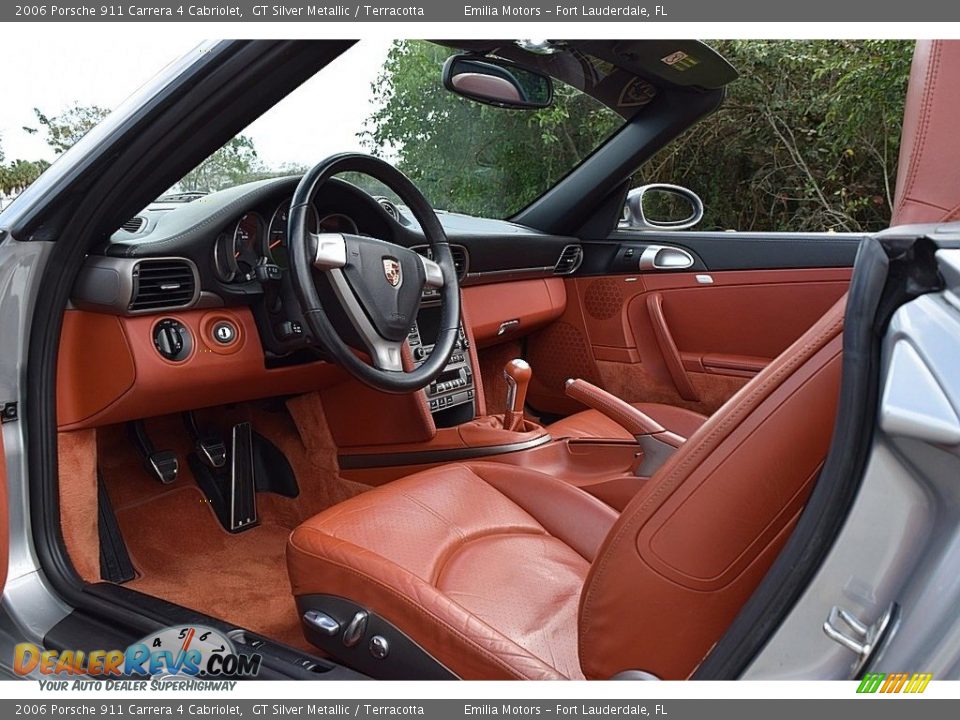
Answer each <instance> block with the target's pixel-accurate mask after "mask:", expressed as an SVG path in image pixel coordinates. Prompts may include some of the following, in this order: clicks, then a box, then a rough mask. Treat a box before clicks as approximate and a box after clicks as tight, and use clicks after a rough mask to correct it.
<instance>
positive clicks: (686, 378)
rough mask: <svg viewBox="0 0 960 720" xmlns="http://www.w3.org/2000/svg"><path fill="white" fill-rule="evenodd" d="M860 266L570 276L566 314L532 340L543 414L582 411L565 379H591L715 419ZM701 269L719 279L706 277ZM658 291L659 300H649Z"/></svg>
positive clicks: (534, 393) (534, 391) (626, 395)
mask: <svg viewBox="0 0 960 720" xmlns="http://www.w3.org/2000/svg"><path fill="white" fill-rule="evenodd" d="M716 242H718V243H722V242H723V239H722V238H718V239H717V240H716ZM851 272H852V270H851V268H847V267H824V268H800V269H777V270H725V271H721V272H706V273H704V272H696V273H693V272H679V273H672V272H665V273H656V272H650V273H638V274H635V275H607V276H597V277H583V278H576V279H570V280H568V281H567V308H566V310H565V312H564V314H563V316H562V317H561V318H560V319H559V320H558V321H557V322H555V323H553V324H552V325H550V326H549V327H547V328H545V329H544V330H542V331H540V332H538V333H536V334H534V335H533V336H531V338H530V340H529V345H528V359H529V360H530V362H531V365H532V366H533V372H534V381H533V383H532V384H531V388H530V393H529V396H528V397H529V398H530V403H531V405H532V406H533V407H535V408H537V409H538V410H541V411H544V412H552V413H559V414H568V413H572V412H577V411H579V410H582V409H583V408H582V407H577V406H571V405H570V402H569V399H567V398H564V397H562V393H563V381H564V380H565V379H566V378H567V377H582V378H584V379H586V380H588V381H590V382H592V383H594V384H596V385H599V386H601V387H603V388H604V389H605V390H607V391H608V392H610V393H612V394H614V395H616V396H618V397H620V398H622V399H623V400H626V401H627V402H654V403H664V404H668V405H675V406H677V407H682V408H686V409H689V410H693V411H696V412H699V413H702V414H705V415H709V414H711V413H713V412H715V411H716V410H717V409H718V408H719V407H720V406H721V405H722V404H723V403H724V402H725V401H726V400H728V399H729V398H730V397H731V396H732V395H733V394H734V393H735V392H736V391H737V390H739V389H740V388H741V387H743V385H744V384H745V383H746V382H747V381H748V380H749V379H750V378H751V377H753V376H754V375H756V374H757V373H758V372H759V371H760V370H762V369H763V367H765V366H766V365H767V364H768V363H769V362H770V361H771V360H772V359H773V358H775V357H777V356H778V355H779V354H780V353H781V352H782V351H783V350H784V349H785V348H786V347H787V346H788V345H790V344H791V343H792V342H793V341H794V340H796V338H798V337H800V335H802V334H803V333H804V331H806V330H807V329H808V328H809V327H810V326H812V325H813V323H814V322H815V321H816V320H817V319H818V318H819V317H820V316H821V315H822V314H823V313H824V312H826V311H827V309H828V308H829V307H830V306H831V305H832V304H833V303H834V302H836V300H837V299H838V298H839V297H840V296H841V295H842V294H843V293H844V292H845V291H846V289H847V286H848V285H849V281H850V275H851ZM698 275H708V276H709V279H710V281H711V282H709V283H701V282H699V281H698V279H697V276H698ZM655 295H656V296H659V301H656V300H649V298H651V297H653V296H655ZM651 310H653V313H652V314H653V317H651ZM664 328H666V330H664ZM658 334H659V337H658ZM671 347H675V348H676V351H677V353H679V362H677V356H676V354H674V353H673V352H672V351H670V349H671ZM664 348H665V349H666V351H665V349H664ZM678 388H680V389H678ZM693 398H696V399H693Z"/></svg>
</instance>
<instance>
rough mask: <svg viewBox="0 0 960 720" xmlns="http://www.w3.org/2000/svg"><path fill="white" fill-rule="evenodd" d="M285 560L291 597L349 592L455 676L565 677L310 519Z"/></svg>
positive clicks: (291, 543) (430, 588) (293, 536)
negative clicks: (321, 528)
mask: <svg viewBox="0 0 960 720" xmlns="http://www.w3.org/2000/svg"><path fill="white" fill-rule="evenodd" d="M287 566H288V569H289V573H290V578H291V584H292V589H293V594H294V595H295V596H302V595H311V594H326V595H336V596H339V597H343V598H349V599H350V600H352V601H354V602H356V603H358V604H360V605H362V606H364V607H366V608H368V609H369V610H370V611H372V612H374V613H376V614H377V615H379V616H380V617H382V618H383V619H385V620H387V621H389V622H391V623H393V625H395V626H396V627H398V628H402V629H403V630H404V632H406V633H407V635H409V636H410V637H411V638H414V639H415V640H416V642H417V643H418V644H419V645H420V646H421V647H422V648H423V649H424V650H425V651H426V652H428V653H429V654H430V655H432V656H433V657H434V658H436V659H437V661H439V662H440V663H442V664H443V665H444V666H446V667H447V668H448V669H449V670H450V671H451V672H453V673H454V674H456V675H458V676H460V677H466V678H470V679H484V680H513V679H529V680H558V679H564V678H563V676H561V675H560V674H559V673H558V672H557V671H556V670H555V669H554V668H552V667H550V666H549V665H546V664H545V663H543V662H542V661H541V660H540V659H538V658H537V657H535V656H533V655H531V654H530V653H529V652H527V651H526V650H525V649H523V648H522V647H520V646H519V645H517V644H516V643H514V642H513V641H511V640H509V639H508V638H506V637H504V636H503V635H502V634H500V633H499V632H497V631H496V630H495V629H493V628H492V627H490V626H489V625H487V624H486V623H484V622H483V621H482V620H479V619H478V618H477V617H475V616H473V615H471V614H470V613H468V612H467V611H466V610H464V609H463V608H462V607H461V606H460V605H458V604H457V603H455V602H453V601H452V600H450V599H449V598H448V597H446V596H445V595H443V593H441V592H439V591H438V590H437V589H436V588H435V587H433V586H432V585H430V584H429V583H427V582H425V581H423V580H421V579H420V578H418V577H416V576H415V575H413V574H412V573H410V572H408V571H406V570H404V569H403V568H401V567H399V566H398V565H396V564H394V563H392V562H390V561H389V560H386V559H385V558H383V557H382V556H380V555H378V554H376V553H374V552H371V551H369V550H365V549H363V548H361V547H359V546H357V545H354V544H353V543H350V542H347V541H345V540H341V539H339V538H336V537H333V536H331V535H328V534H327V533H324V532H322V531H321V530H318V529H316V528H312V527H310V525H309V524H304V525H301V526H300V527H298V528H297V529H296V530H294V531H293V533H292V534H291V536H290V541H289V543H288V544H287Z"/></svg>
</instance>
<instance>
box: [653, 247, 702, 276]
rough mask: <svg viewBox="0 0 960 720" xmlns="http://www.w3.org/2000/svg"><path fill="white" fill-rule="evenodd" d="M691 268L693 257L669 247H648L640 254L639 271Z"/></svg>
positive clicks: (680, 249) (681, 250)
mask: <svg viewBox="0 0 960 720" xmlns="http://www.w3.org/2000/svg"><path fill="white" fill-rule="evenodd" d="M689 267H693V255H691V254H690V253H688V252H687V251H686V250H684V249H682V248H678V247H671V246H669V245H648V246H647V247H645V248H644V250H643V252H642V253H640V269H641V270H686V269H687V268H689Z"/></svg>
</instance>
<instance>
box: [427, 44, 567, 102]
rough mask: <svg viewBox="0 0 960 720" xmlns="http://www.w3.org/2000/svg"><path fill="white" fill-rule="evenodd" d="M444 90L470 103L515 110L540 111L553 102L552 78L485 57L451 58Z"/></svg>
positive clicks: (500, 60) (445, 73)
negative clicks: (460, 96)
mask: <svg viewBox="0 0 960 720" xmlns="http://www.w3.org/2000/svg"><path fill="white" fill-rule="evenodd" d="M443 86H444V87H445V88H446V89H447V90H449V91H450V92H453V93H456V94H457V95H462V96H463V97H465V98H467V99H469V100H473V101H475V102H480V103H486V104H487V105H495V106H497V107H502V108H510V109H514V110H538V109H541V108H545V107H550V104H551V103H552V102H553V81H552V80H551V79H550V76H549V75H544V74H542V73H538V72H535V71H534V70H529V69H527V68H525V67H521V66H520V65H517V64H516V63H513V62H510V61H509V60H503V59H501V58H493V57H487V56H485V55H453V56H452V57H449V58H447V61H446V62H445V63H444V65H443Z"/></svg>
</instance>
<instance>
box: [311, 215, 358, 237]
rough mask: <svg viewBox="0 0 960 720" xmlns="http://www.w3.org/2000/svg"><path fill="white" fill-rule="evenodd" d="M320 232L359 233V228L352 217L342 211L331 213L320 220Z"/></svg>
mask: <svg viewBox="0 0 960 720" xmlns="http://www.w3.org/2000/svg"><path fill="white" fill-rule="evenodd" d="M320 232H325V233H347V234H348V235H359V234H360V230H359V228H357V223H356V222H354V220H353V218H352V217H350V216H349V215H344V214H343V213H331V214H330V215H327V216H326V217H324V218H323V219H322V220H320Z"/></svg>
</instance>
